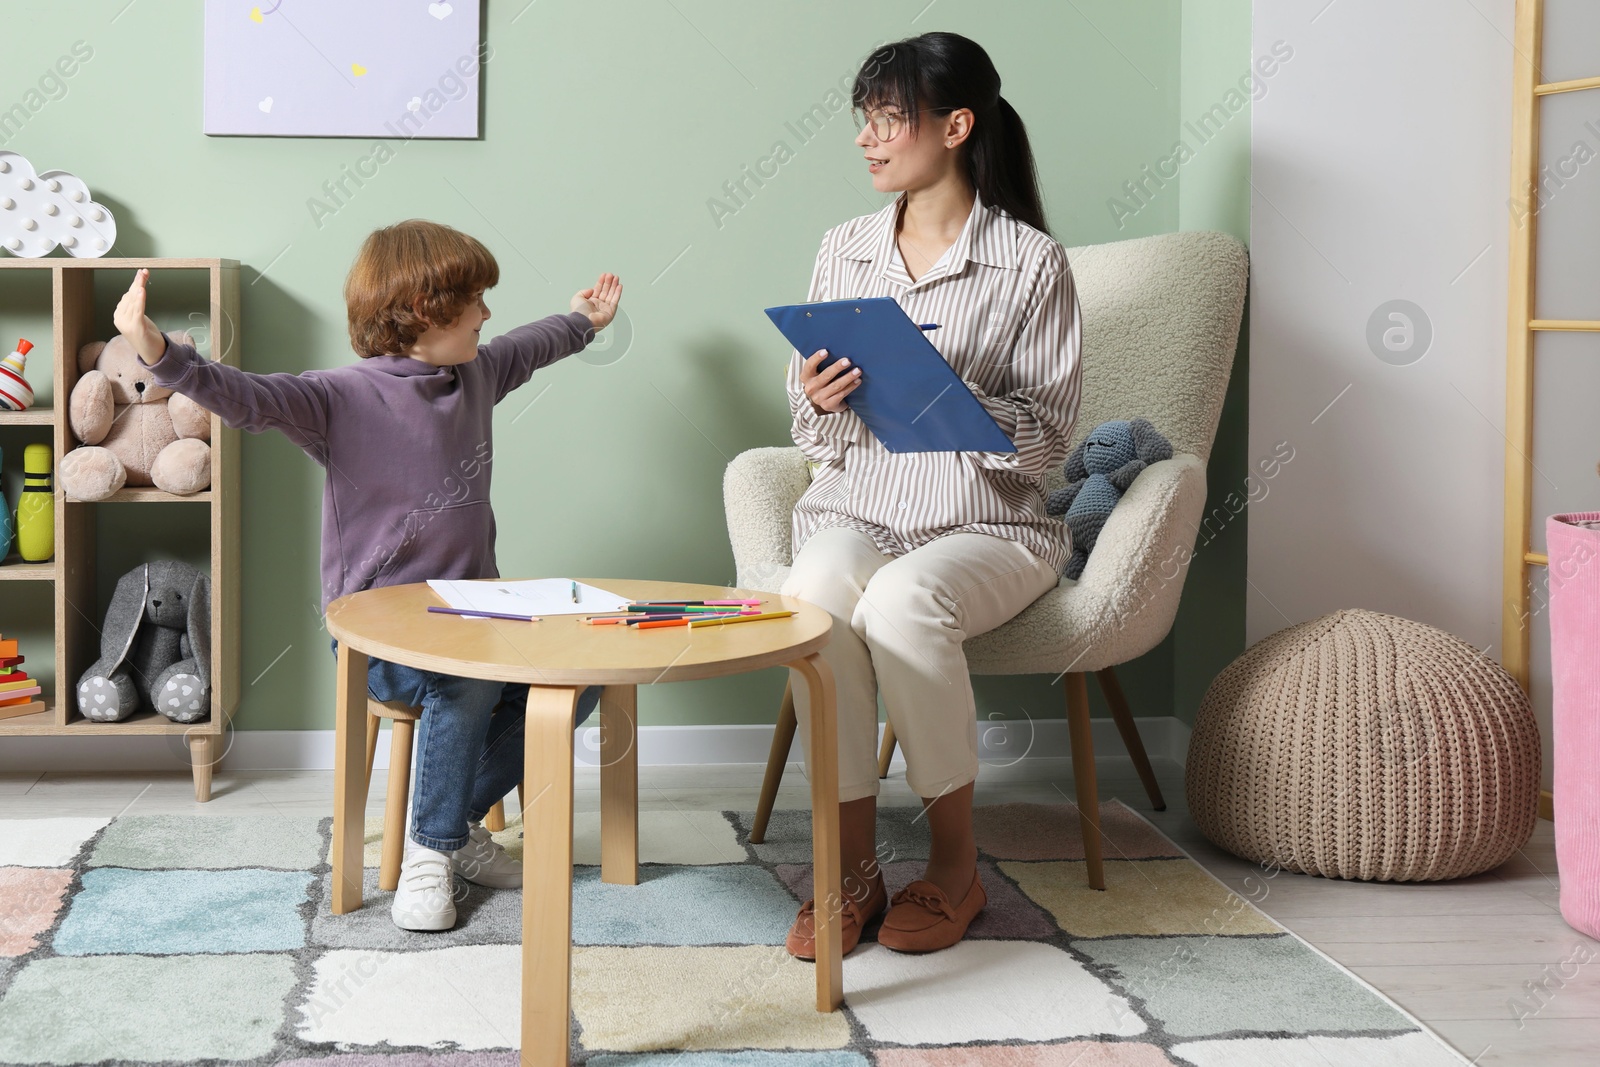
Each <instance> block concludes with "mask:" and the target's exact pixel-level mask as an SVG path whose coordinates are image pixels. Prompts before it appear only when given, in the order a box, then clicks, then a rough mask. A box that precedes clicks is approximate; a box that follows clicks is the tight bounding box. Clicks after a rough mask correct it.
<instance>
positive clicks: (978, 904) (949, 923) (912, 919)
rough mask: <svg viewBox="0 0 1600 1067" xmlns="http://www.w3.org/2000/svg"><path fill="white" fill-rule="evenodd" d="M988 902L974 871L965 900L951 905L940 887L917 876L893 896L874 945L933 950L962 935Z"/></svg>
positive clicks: (950, 942) (902, 949) (953, 941)
mask: <svg viewBox="0 0 1600 1067" xmlns="http://www.w3.org/2000/svg"><path fill="white" fill-rule="evenodd" d="M988 902H989V895H988V894H987V893H985V892H984V891H983V883H982V882H980V881H978V874H977V872H976V871H974V872H973V874H972V887H971V888H970V889H968V890H967V896H966V899H965V900H963V901H962V902H961V903H960V904H957V905H952V904H951V903H950V898H949V897H948V896H946V895H945V892H944V890H942V889H940V888H939V887H938V886H936V885H934V884H933V883H932V882H927V881H923V880H922V879H920V878H919V879H918V880H917V881H915V882H912V883H911V884H910V885H908V886H906V887H905V888H904V889H902V890H900V892H898V893H896V894H895V895H894V900H893V901H891V902H890V903H891V905H892V906H891V907H890V908H889V914H887V915H885V916H884V917H883V925H882V926H881V927H880V928H879V929H878V944H880V945H882V946H884V947H885V948H892V949H894V950H895V951H896V952H935V951H937V950H939V949H941V948H949V947H950V946H951V945H953V944H955V943H956V942H957V941H960V940H961V939H962V938H963V937H965V936H966V933H967V927H968V926H969V925H971V923H972V920H973V919H975V918H976V917H977V915H978V912H980V911H982V910H983V906H984V905H985V904H987V903H988Z"/></svg>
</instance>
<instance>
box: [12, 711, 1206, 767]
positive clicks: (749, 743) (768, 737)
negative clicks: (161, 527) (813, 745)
mask: <svg viewBox="0 0 1600 1067" xmlns="http://www.w3.org/2000/svg"><path fill="white" fill-rule="evenodd" d="M1135 721H1136V722H1137V723H1138V726H1139V736H1140V737H1142V738H1143V739H1144V744H1145V750H1146V751H1147V752H1148V753H1149V755H1150V758H1151V759H1152V760H1160V759H1166V760H1172V761H1174V762H1177V763H1179V764H1181V763H1183V760H1184V756H1185V754H1186V753H1187V752H1188V747H1189V727H1188V726H1187V725H1185V724H1184V723H1182V722H1180V721H1178V719H1177V718H1176V717H1174V716H1171V715H1166V716H1156V717H1151V718H1142V719H1136V720H1135ZM1093 728H1094V747H1095V756H1096V762H1097V763H1098V764H1099V765H1101V766H1105V765H1107V764H1111V765H1115V764H1116V763H1118V762H1119V761H1120V762H1122V763H1131V761H1130V760H1129V759H1128V754H1127V750H1126V749H1125V748H1123V745H1122V738H1121V737H1119V736H1118V735H1117V731H1116V727H1115V725H1114V724H1113V723H1112V721H1111V720H1110V719H1095V720H1093ZM771 746H772V727H771V726H762V725H751V726H643V727H640V728H639V762H640V763H641V764H644V765H647V766H663V765H685V764H717V763H765V762H766V761H767V752H768V749H770V748H771ZM574 747H575V750H576V763H577V765H578V766H579V767H584V766H590V767H593V766H597V765H598V762H599V754H600V752H599V747H600V746H599V730H598V728H597V727H595V726H588V725H586V726H584V727H582V728H580V729H579V730H578V733H577V737H576V738H575V746H574ZM978 750H979V758H980V759H981V760H982V761H983V762H984V763H985V764H986V765H990V766H1005V765H1007V764H1010V763H1013V762H1016V761H1019V760H1023V759H1061V758H1065V757H1067V756H1069V755H1070V754H1071V751H1070V748H1069V746H1068V740H1067V724H1066V721H1065V720H1063V719H1047V720H1042V721H1035V720H1030V719H1009V720H990V721H987V722H980V723H979V724H978ZM789 758H790V759H791V760H796V761H798V760H799V759H800V742H799V739H798V738H796V739H795V743H794V746H793V748H792V749H791V751H790V756H789ZM894 764H895V765H903V758H902V757H901V756H900V754H899V752H898V750H897V751H896V754H895V759H894ZM388 765H389V731H388V730H384V731H382V732H381V733H380V734H379V735H378V755H377V766H379V767H387V766H388ZM188 766H189V757H188V753H187V751H186V750H185V748H184V746H183V742H182V738H181V737H179V736H177V735H157V736H143V737H140V736H134V737H103V738H102V737H12V738H7V739H6V740H5V742H4V744H3V745H0V771H181V770H186V769H187V768H188ZM332 769H333V731H332V730H230V731H229V732H228V734H227V736H226V738H225V740H224V743H223V760H222V764H221V767H220V768H219V770H221V771H223V772H226V771H230V770H232V771H268V770H299V771H305V770H313V771H320V770H332Z"/></svg>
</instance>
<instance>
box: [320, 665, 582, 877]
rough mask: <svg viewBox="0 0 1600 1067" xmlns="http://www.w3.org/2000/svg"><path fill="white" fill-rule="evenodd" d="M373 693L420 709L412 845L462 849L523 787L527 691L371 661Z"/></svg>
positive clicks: (369, 689) (510, 684)
mask: <svg viewBox="0 0 1600 1067" xmlns="http://www.w3.org/2000/svg"><path fill="white" fill-rule="evenodd" d="M334 651H335V654H337V652H338V642H337V641H335V642H334ZM601 688H602V687H601V686H597V685H591V686H589V687H588V688H586V689H584V690H583V691H582V692H580V693H579V694H578V709H577V715H576V721H575V724H574V725H575V726H576V725H581V724H582V723H583V721H584V720H585V719H587V718H588V717H589V715H590V714H591V713H592V712H593V711H594V709H595V707H596V705H598V704H599V703H600V691H601ZM367 692H368V693H369V694H371V695H372V697H373V699H375V700H382V701H390V700H398V701H402V702H404V703H406V704H410V705H412V706H413V707H421V708H422V719H421V721H420V722H418V723H417V733H416V754H415V756H414V757H413V758H412V766H411V770H412V781H413V782H414V785H413V786H412V790H411V840H413V841H415V842H416V843H417V844H419V845H423V846H425V847H427V848H433V849H438V850H439V851H440V852H454V851H455V850H456V849H458V848H461V847H463V846H464V845H466V843H467V824H468V822H469V821H471V822H477V821H479V820H481V819H482V818H483V817H484V816H485V815H486V814H488V812H489V809H490V808H492V807H494V805H495V804H496V803H497V802H498V801H499V800H500V799H501V798H502V797H504V796H505V795H506V794H507V793H509V792H511V791H512V790H513V789H515V788H516V787H517V784H518V783H519V782H521V781H522V756H523V744H524V741H525V737H524V732H523V719H524V717H525V715H526V713H527V707H528V687H527V686H526V685H524V684H522V683H520V682H489V681H484V680H483V679H480V678H458V677H456V676H455V675H451V674H438V673H436V672H433V671H419V670H417V669H416V668H414V667H405V666H402V665H400V664H398V663H390V662H389V661H388V660H381V659H377V658H372V659H369V660H368V661H367Z"/></svg>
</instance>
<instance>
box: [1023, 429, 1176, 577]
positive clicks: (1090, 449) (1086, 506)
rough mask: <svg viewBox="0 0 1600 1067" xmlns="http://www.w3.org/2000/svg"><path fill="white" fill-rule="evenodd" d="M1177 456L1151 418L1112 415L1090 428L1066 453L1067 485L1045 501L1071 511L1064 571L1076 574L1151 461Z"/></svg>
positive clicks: (1049, 507) (1053, 510) (1048, 507)
mask: <svg viewBox="0 0 1600 1067" xmlns="http://www.w3.org/2000/svg"><path fill="white" fill-rule="evenodd" d="M1171 458H1172V445H1171V443H1170V442H1168V440H1167V439H1166V438H1165V437H1163V436H1161V432H1160V431H1159V430H1157V429H1156V428H1155V427H1154V426H1153V425H1151V424H1150V422H1149V421H1148V420H1146V419H1112V420H1111V421H1109V422H1102V423H1101V424H1100V425H1098V426H1096V427H1095V428H1094V429H1092V430H1090V431H1089V432H1088V434H1087V435H1085V436H1084V439H1083V441H1082V442H1081V443H1079V445H1078V447H1077V448H1075V449H1073V450H1072V454H1071V455H1069V456H1068V457H1067V465H1066V475H1067V486H1066V488H1065V489H1057V490H1056V491H1055V492H1053V493H1051V494H1050V497H1049V499H1048V500H1046V501H1045V511H1046V512H1047V513H1048V514H1051V515H1060V514H1063V513H1065V514H1066V520H1065V521H1066V524H1067V529H1069V530H1070V531H1071V532H1072V555H1071V556H1068V557H1067V566H1066V569H1065V571H1064V573H1065V574H1066V576H1067V577H1068V578H1072V579H1077V578H1078V577H1079V576H1080V575H1082V574H1083V568H1084V566H1085V564H1087V563H1088V562H1089V553H1090V552H1091V551H1092V550H1093V549H1094V546H1095V542H1096V541H1098V540H1099V539H1100V530H1101V528H1102V527H1104V526H1105V524H1106V519H1107V518H1109V517H1110V515H1111V509H1112V508H1114V507H1116V506H1117V501H1119V500H1121V499H1122V494H1123V493H1126V492H1127V491H1128V486H1130V485H1132V484H1133V480H1134V479H1135V478H1137V477H1138V476H1139V472H1140V471H1142V470H1144V469H1145V468H1146V467H1148V466H1149V465H1150V464H1152V463H1155V462H1157V461H1159V460H1163V459H1171Z"/></svg>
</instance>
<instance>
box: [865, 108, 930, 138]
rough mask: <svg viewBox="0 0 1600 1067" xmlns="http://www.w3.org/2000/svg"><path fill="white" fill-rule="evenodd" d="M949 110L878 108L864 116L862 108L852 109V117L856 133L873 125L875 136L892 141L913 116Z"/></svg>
mask: <svg viewBox="0 0 1600 1067" xmlns="http://www.w3.org/2000/svg"><path fill="white" fill-rule="evenodd" d="M946 110H948V108H941V107H924V108H918V109H917V110H916V111H884V110H882V109H881V108H876V109H874V110H872V111H868V112H866V113H865V115H863V113H862V111H861V109H860V108H854V107H853V108H851V109H850V115H851V117H853V118H854V119H855V120H856V132H857V133H860V132H861V131H862V130H863V129H865V128H866V126H867V124H868V123H870V124H871V125H872V133H873V136H875V137H877V139H878V140H880V141H892V140H894V138H895V135H896V134H897V133H899V132H900V130H901V128H902V127H904V126H905V125H906V122H907V119H908V118H909V117H910V116H912V115H919V114H921V113H922V112H924V111H946Z"/></svg>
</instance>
